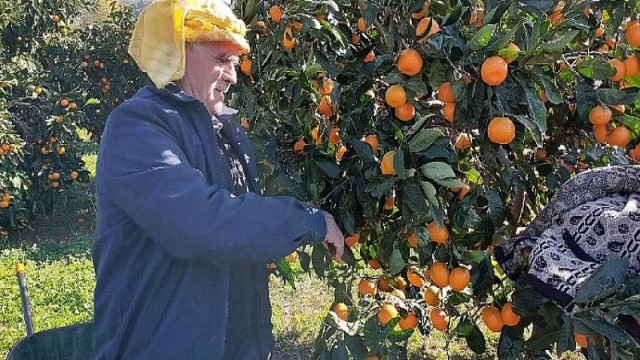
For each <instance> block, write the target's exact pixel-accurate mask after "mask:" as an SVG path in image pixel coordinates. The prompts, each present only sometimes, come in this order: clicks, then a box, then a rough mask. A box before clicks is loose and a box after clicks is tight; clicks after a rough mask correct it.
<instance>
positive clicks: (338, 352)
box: [331, 340, 349, 360]
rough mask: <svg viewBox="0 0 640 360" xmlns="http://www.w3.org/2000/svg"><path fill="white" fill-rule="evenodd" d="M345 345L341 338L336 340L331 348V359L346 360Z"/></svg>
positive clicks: (347, 357)
mask: <svg viewBox="0 0 640 360" xmlns="http://www.w3.org/2000/svg"><path fill="white" fill-rule="evenodd" d="M348 359H349V354H348V353H347V345H346V344H345V343H344V341H343V340H338V341H337V342H336V343H335V344H334V345H333V348H332V349H331V360H348Z"/></svg>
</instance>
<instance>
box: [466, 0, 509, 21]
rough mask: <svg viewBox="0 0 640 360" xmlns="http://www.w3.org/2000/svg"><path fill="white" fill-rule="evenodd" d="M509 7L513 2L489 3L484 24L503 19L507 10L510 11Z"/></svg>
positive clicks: (502, 0)
mask: <svg viewBox="0 0 640 360" xmlns="http://www.w3.org/2000/svg"><path fill="white" fill-rule="evenodd" d="M509 6H511V1H504V0H499V1H489V2H488V3H487V5H486V11H485V16H484V22H483V24H495V23H497V22H498V21H499V20H500V19H501V18H502V16H503V15H504V13H505V12H506V11H507V9H509ZM454 8H458V6H454Z"/></svg>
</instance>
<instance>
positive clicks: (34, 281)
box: [0, 237, 95, 358]
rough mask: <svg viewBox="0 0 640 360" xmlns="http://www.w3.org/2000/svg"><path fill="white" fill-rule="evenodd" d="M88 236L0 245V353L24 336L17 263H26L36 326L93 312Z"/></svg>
mask: <svg viewBox="0 0 640 360" xmlns="http://www.w3.org/2000/svg"><path fill="white" fill-rule="evenodd" d="M90 243H91V239H90V238H87V237H78V238H74V239H72V240H70V241H69V242H68V243H65V244H58V243H56V242H53V241H50V242H43V243H42V244H41V245H26V244H25V245H22V246H11V247H7V246H6V244H5V248H4V249H3V250H0V299H2V302H0V358H4V357H6V355H7V353H8V351H9V349H10V348H11V346H12V345H13V344H14V343H15V342H17V341H18V340H19V339H20V338H22V337H24V336H25V325H24V320H23V317H22V305H21V301H20V295H19V291H18V286H17V280H16V276H15V270H14V269H15V264H16V263H18V262H21V263H24V264H25V266H26V272H27V282H28V288H29V300H30V303H31V311H32V315H33V324H34V329H35V330H36V331H38V330H44V329H49V328H53V327H59V326H65V325H70V324H74V323H78V322H83V321H87V320H89V319H91V318H92V317H93V288H94V284H95V279H94V272H93V265H92V263H91V259H90V257H89V252H88V248H89V244H90Z"/></svg>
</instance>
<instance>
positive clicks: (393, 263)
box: [389, 248, 407, 275]
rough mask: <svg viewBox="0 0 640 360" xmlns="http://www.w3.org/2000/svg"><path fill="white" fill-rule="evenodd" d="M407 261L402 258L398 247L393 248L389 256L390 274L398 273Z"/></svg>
mask: <svg viewBox="0 0 640 360" xmlns="http://www.w3.org/2000/svg"><path fill="white" fill-rule="evenodd" d="M406 266H407V263H406V262H405V261H404V259H403V258H402V253H400V250H399V249H398V248H394V249H393V252H392V253H391V258H390V259H389V271H390V272H391V275H397V274H399V273H400V272H401V271H402V270H403V269H404V268H405V267H406Z"/></svg>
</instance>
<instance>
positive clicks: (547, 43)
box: [233, 0, 640, 358]
mask: <svg viewBox="0 0 640 360" xmlns="http://www.w3.org/2000/svg"><path fill="white" fill-rule="evenodd" d="M272 5H278V6H279V8H280V10H281V12H282V14H281V19H280V22H278V23H275V22H269V21H268V20H269V14H268V12H269V9H270V7H271V6H272ZM236 7H237V10H238V13H239V14H241V16H242V17H243V19H244V20H245V22H246V23H247V24H248V26H249V35H248V38H249V40H250V42H251V44H252V51H251V53H250V54H249V58H250V59H251V60H252V64H253V65H254V70H253V73H252V76H240V79H239V83H238V86H237V87H236V88H235V89H234V95H233V103H234V106H235V107H236V108H238V109H239V111H240V115H241V116H242V117H244V119H245V120H246V121H247V122H248V123H250V124H251V126H250V128H249V132H250V134H251V136H252V138H253V139H254V141H255V143H256V145H257V146H256V147H257V149H258V150H259V154H258V155H259V157H260V158H261V165H262V179H263V181H264V185H265V189H264V192H265V194H269V195H276V194H291V195H295V196H297V197H299V198H302V199H305V200H306V201H309V202H311V203H313V204H315V205H316V206H319V207H322V208H323V209H325V210H327V211H329V212H331V213H332V214H334V216H335V217H336V219H337V221H338V223H339V225H340V226H341V227H342V229H343V230H344V233H345V234H346V235H347V236H350V235H352V234H359V238H358V239H359V240H358V241H357V242H355V243H353V244H352V246H351V247H350V248H349V249H348V250H347V254H346V255H345V257H344V262H335V261H332V260H331V259H330V257H328V255H326V253H325V252H324V249H322V247H320V246H316V247H315V248H312V249H310V251H299V255H300V256H299V261H300V264H301V265H302V267H303V269H305V270H307V271H310V272H315V273H316V274H317V275H318V276H321V277H327V278H328V280H329V283H330V284H331V285H332V286H333V287H334V288H335V303H344V304H346V305H347V306H349V308H350V309H352V315H354V317H352V318H350V319H349V320H350V321H344V320H343V319H341V318H339V317H337V316H334V315H332V313H329V314H328V315H327V318H326V322H325V325H324V327H323V329H322V330H321V332H320V334H319V336H318V340H317V344H316V353H315V354H314V357H315V358H333V357H336V356H338V357H340V356H350V357H354V358H364V357H366V356H378V357H380V358H383V357H385V356H390V358H398V357H402V356H404V355H403V354H406V344H407V339H408V338H409V336H410V335H411V333H413V332H414V331H416V330H414V327H413V321H414V320H413V317H412V316H411V314H413V315H415V317H416V319H417V324H416V329H417V331H419V332H420V333H421V334H422V335H423V336H425V337H427V336H428V335H429V333H430V332H431V331H434V329H436V330H437V331H444V333H445V337H446V338H447V339H451V338H453V337H459V338H465V339H466V341H467V344H468V345H469V347H470V348H471V349H472V350H473V351H475V352H478V353H482V352H484V351H485V350H486V346H487V343H486V340H485V336H484V335H485V334H483V330H481V329H486V327H487V324H486V323H487V322H489V327H490V329H492V330H494V331H500V332H501V339H500V342H499V344H498V354H499V356H500V357H501V358H517V357H518V356H520V355H521V354H522V353H527V354H528V355H530V356H540V355H541V354H542V353H544V351H545V350H547V349H550V348H552V347H553V346H554V345H555V344H557V347H558V350H559V351H561V350H566V349H573V348H574V347H575V344H573V343H571V341H567V340H566V339H567V338H568V337H567V336H564V335H562V336H560V335H561V330H562V331H565V330H567V329H568V330H571V329H572V328H573V327H575V328H579V331H582V332H585V333H588V335H596V334H597V333H598V332H599V330H598V329H594V328H589V329H585V325H584V323H583V322H580V321H579V320H576V318H575V316H573V315H571V314H570V313H569V312H568V311H569V309H562V308H560V307H558V306H557V305H555V304H553V303H552V302H550V301H549V300H548V299H546V298H545V297H544V296H542V295H541V294H539V293H537V292H535V291H534V290H533V289H532V288H529V287H527V286H525V285H523V284H521V283H519V282H518V283H514V282H512V281H510V280H508V279H506V278H505V277H504V274H502V272H501V271H500V269H499V267H498V266H497V265H496V263H495V260H492V252H491V249H492V248H493V246H495V245H496V244H499V243H500V241H501V239H503V238H505V237H508V236H513V235H514V234H515V233H516V231H517V229H518V228H519V227H522V226H526V224H528V223H529V222H530V221H531V219H532V218H533V217H534V216H535V215H536V213H537V212H538V211H539V210H540V209H541V208H542V207H543V206H544V205H545V204H546V202H547V201H548V199H549V198H550V196H552V195H553V194H554V192H555V191H556V190H557V189H558V187H559V186H560V185H561V184H562V183H563V182H564V181H566V180H567V179H568V178H569V177H570V176H571V175H572V173H575V171H576V170H575V169H577V171H583V170H585V169H588V168H592V167H598V166H604V165H609V164H626V163H629V162H631V161H635V160H634V159H635V158H636V157H630V156H627V155H628V154H627V149H630V150H633V153H631V154H629V155H631V156H637V154H636V153H637V151H636V150H635V148H634V147H635V146H636V144H637V143H638V138H637V135H638V133H639V131H640V121H639V119H638V117H637V115H638V105H639V103H638V101H637V100H638V99H637V86H638V85H640V83H639V79H638V78H637V77H636V76H635V75H634V74H636V73H637V71H638V67H639V66H638V64H639V63H638V61H637V57H636V56H635V51H636V47H635V46H636V45H635V42H633V41H635V36H636V33H635V28H633V30H632V31H631V32H629V31H627V33H625V30H624V26H623V24H627V23H631V22H632V21H633V19H635V18H636V17H637V16H636V14H637V9H636V2H635V1H624V2H616V1H599V2H593V1H563V2H559V1H551V0H549V1H528V2H515V1H507V0H490V1H484V2H480V1H464V0H460V1H424V0H404V1H402V0H400V1H394V2H389V1H382V0H370V1H358V2H349V1H334V2H322V3H315V2H296V1H293V2H277V3H276V2H269V1H266V2H258V3H256V2H253V1H237V2H236ZM265 23H266V24H269V25H268V26H267V27H262V26H260V24H265ZM295 24H301V26H299V27H296V26H293V25H295ZM629 27H633V24H631V25H630V26H629ZM285 33H287V36H285ZM626 34H628V35H626ZM625 36H627V37H629V38H630V39H632V42H627V41H625ZM288 37H291V39H289V40H287V38H288ZM283 40H287V41H283ZM292 40H295V46H293V47H291V46H289V44H288V43H290V42H291V41H292ZM614 59H617V60H618V61H619V63H618V62H616V61H613V60H614ZM620 64H622V66H621V65H620ZM622 68H624V75H622ZM324 79H331V81H332V88H331V91H330V92H329V93H328V94H327V91H324V90H323V86H322V85H321V84H322V82H323V81H324ZM323 104H326V105H330V107H329V106H324V105H323ZM319 105H322V106H319ZM618 105H625V108H620V107H618V108H619V109H621V110H622V111H619V110H614V111H612V112H611V117H610V119H609V120H608V121H607V122H606V123H605V124H604V125H597V126H598V127H596V128H593V125H592V123H591V122H590V116H589V115H590V113H591V111H592V109H594V108H595V109H598V110H596V111H600V110H601V109H609V108H610V107H614V106H618ZM600 112H601V113H603V114H604V115H600V114H598V116H599V118H598V120H596V121H598V123H599V124H600V123H604V118H606V117H607V114H606V113H607V111H600ZM602 116H604V118H602ZM494 119H498V120H494ZM596 130H597V131H598V134H599V139H596V138H594V135H595V134H596V132H595V131H596ZM329 137H332V138H333V139H334V141H328V142H327V141H318V139H327V138H329ZM374 139H375V141H374ZM471 139H473V141H471ZM301 141H304V144H307V145H305V146H304V152H300V151H294V150H293V149H294V147H295V144H299V143H300V142H301ZM543 153H544V156H540V154H543ZM537 154H538V155H537ZM338 155H339V157H338ZM445 232H446V235H445ZM351 239H352V238H349V240H351ZM278 271H279V273H280V274H281V275H283V276H284V277H285V278H286V279H288V280H289V281H290V282H291V283H293V282H294V279H293V278H292V277H291V272H290V269H289V268H288V265H287V264H286V263H282V262H279V267H278ZM450 274H452V275H451V276H452V277H451V278H450ZM376 279H377V281H376ZM376 283H377V288H376V287H374V285H373V284H376ZM627 296H630V295H629V294H627ZM600 300H602V299H600ZM610 300H611V299H610V298H608V300H606V301H610ZM602 301H604V300H602ZM425 302H426V304H425ZM590 305H594V304H590ZM392 308H394V309H395V310H396V311H392V310H391V309H392ZM469 309H475V310H472V311H469ZM482 309H491V310H487V311H485V312H484V313H485V315H484V316H483V311H482ZM581 309H582V310H581V311H584V313H583V314H585V315H586V314H590V315H593V316H595V317H596V318H598V319H601V320H602V321H612V320H605V318H604V315H603V314H598V315H595V312H593V311H595V310H594V309H592V308H590V307H589V306H582V307H581ZM564 311H567V312H566V313H564ZM396 313H397V315H396ZM563 313H564V314H565V317H562V316H561V315H562V314H563ZM380 314H383V316H382V319H381V315H380ZM391 315H393V316H394V318H390V316H391ZM558 316H560V318H562V319H564V320H563V321H555V320H554V321H549V319H551V318H553V319H556V318H558ZM503 317H504V319H503ZM483 318H486V319H487V320H486V321H483ZM516 320H517V321H516ZM483 324H484V325H483ZM610 324H611V326H613V327H616V328H618V329H619V327H617V326H618V324H617V323H610ZM480 325H481V326H480ZM530 326H531V327H532V328H533V335H531V336H530V337H529V338H527V339H525V335H524V334H525V331H524V329H525V327H530ZM484 331H486V330H484ZM621 331H622V330H621ZM543 333H544V334H558V336H541V335H540V334H543ZM562 334H564V333H562ZM598 336H599V338H600V339H604V341H601V342H599V343H598V346H599V349H600V350H599V351H602V352H603V353H606V352H609V353H610V352H611V351H615V350H614V349H615V348H617V347H619V346H623V347H624V348H625V349H626V350H625V351H637V342H636V343H633V342H630V341H627V340H628V339H626V338H625V339H624V340H623V339H621V338H615V337H612V336H611V334H603V333H602V332H600V333H599V335H598ZM571 339H572V337H571ZM629 349H632V350H629ZM633 349H635V350H633Z"/></svg>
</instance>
